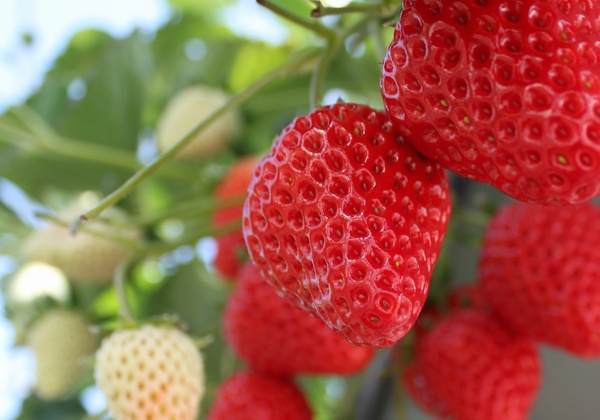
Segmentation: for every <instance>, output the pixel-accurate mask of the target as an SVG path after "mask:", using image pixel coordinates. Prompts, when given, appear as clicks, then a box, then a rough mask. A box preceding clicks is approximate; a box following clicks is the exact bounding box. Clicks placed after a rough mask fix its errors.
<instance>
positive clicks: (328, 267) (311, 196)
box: [243, 103, 451, 347]
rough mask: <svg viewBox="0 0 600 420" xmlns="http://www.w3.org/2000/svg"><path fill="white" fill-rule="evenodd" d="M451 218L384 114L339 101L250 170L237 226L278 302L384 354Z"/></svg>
mask: <svg viewBox="0 0 600 420" xmlns="http://www.w3.org/2000/svg"><path fill="white" fill-rule="evenodd" d="M450 211H451V203H450V192H449V189H448V180H447V177H446V174H445V172H444V170H443V168H442V167H440V166H439V165H438V164H437V163H435V162H434V161H431V160H429V159H427V158H424V157H423V156H422V155H420V154H419V153H418V152H417V151H416V150H415V149H414V148H413V147H412V146H411V145H409V144H408V143H407V142H406V140H405V138H404V137H403V136H401V135H400V134H399V133H398V132H397V131H396V130H395V129H394V127H393V125H392V122H391V121H390V120H389V119H388V118H387V116H386V115H385V114H384V113H382V112H379V111H375V110H373V109H371V108H369V107H367V106H364V105H356V104H346V103H338V104H335V105H332V106H326V107H322V108H318V109H316V110H314V111H312V112H311V113H309V114H307V115H305V116H301V117H298V118H296V119H295V120H294V121H293V122H292V123H291V124H290V125H289V126H287V127H286V128H285V129H284V130H283V132H282V133H281V135H280V136H279V137H278V138H277V139H276V141H275V143H274V144H273V146H272V149H271V151H270V153H269V154H268V155H267V156H266V157H265V158H264V159H263V160H262V161H261V163H260V164H259V165H258V166H257V168H256V170H255V173H254V177H253V181H252V183H251V185H250V189H249V196H248V199H247V200H246V204H245V207H244V220H243V229H244V235H245V238H246V243H247V245H248V250H249V253H250V256H251V258H252V260H253V261H254V262H255V264H256V265H257V266H258V268H259V269H260V270H261V272H262V274H263V276H264V278H265V279H266V280H267V281H268V282H269V283H271V284H272V285H273V286H274V287H275V289H276V290H277V291H278V293H279V294H280V295H282V296H284V297H285V298H286V299H288V300H289V301H291V302H293V303H295V304H296V305H298V306H301V307H303V308H304V309H306V310H308V311H310V312H312V313H314V314H316V315H317V316H319V317H320V318H321V319H322V320H324V321H325V322H326V323H327V324H328V325H329V326H330V327H332V328H333V329H334V330H336V331H337V332H338V333H339V334H341V335H342V336H343V337H345V338H346V339H347V340H349V341H350V342H352V343H354V344H359V345H365V346H371V347H385V346H390V345H392V344H393V343H395V342H396V341H398V340H399V339H400V338H401V337H402V336H404V335H405V334H406V332H407V331H408V330H409V329H410V328H411V327H412V325H413V324H414V322H415V320H416V318H417V316H418V314H419V312H420V311H421V309H422V307H423V303H424V301H425V298H426V296H427V292H428V288H429V281H430V278H431V275H432V271H433V268H434V265H435V263H436V261H437V258H438V255H439V251H440V247H441V245H442V241H443V239H444V236H445V233H446V228H447V223H448V219H449V216H450Z"/></svg>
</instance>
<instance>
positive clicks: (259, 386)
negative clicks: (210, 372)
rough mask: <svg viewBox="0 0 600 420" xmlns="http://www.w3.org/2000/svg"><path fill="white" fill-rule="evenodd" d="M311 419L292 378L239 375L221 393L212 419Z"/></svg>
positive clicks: (310, 414)
mask: <svg viewBox="0 0 600 420" xmlns="http://www.w3.org/2000/svg"><path fill="white" fill-rule="evenodd" d="M248 419H260V420H282V419H286V420H310V419H312V413H311V409H310V407H309V406H308V403H307V402H306V399H305V398H304V395H303V394H302V392H301V391H300V390H299V389H298V387H297V386H296V385H295V384H294V383H293V382H292V381H291V380H289V379H282V378H276V377H272V376H268V375H264V374H261V373H255V372H239V373H237V374H235V375H233V376H232V377H231V378H229V379H228V380H227V381H226V382H225V383H223V384H222V385H221V386H220V387H219V389H218V390H217V396H216V397H215V401H214V402H213V405H212V407H211V409H210V411H209V412H208V420H248Z"/></svg>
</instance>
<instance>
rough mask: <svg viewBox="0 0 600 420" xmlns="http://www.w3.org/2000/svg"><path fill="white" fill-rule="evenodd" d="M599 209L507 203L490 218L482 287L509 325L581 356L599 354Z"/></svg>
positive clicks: (481, 266)
mask: <svg viewBox="0 0 600 420" xmlns="http://www.w3.org/2000/svg"><path fill="white" fill-rule="evenodd" d="M598 238H600V208H598V207H597V206H596V205H593V204H590V203H584V204H580V205H576V206H567V207H558V208H549V207H544V206H537V205H526V204H511V205H507V206H505V207H503V208H502V209H501V210H500V211H499V212H498V213H496V215H495V216H494V218H493V219H492V221H491V222H490V223H489V226H488V228H487V230H486V233H485V237H484V241H483V245H482V249H481V259H480V262H479V278H480V281H481V289H482V292H483V294H484V296H485V298H486V300H487V301H488V302H489V303H490V305H491V307H492V308H493V309H494V310H495V311H496V312H497V313H498V314H499V315H500V316H501V317H502V319H503V320H504V321H505V322H506V323H507V325H509V326H510V327H511V328H513V329H515V330H516V331H518V332H519V333H521V334H523V335H527V336H530V337H532V338H533V339H535V340H538V341H541V342H544V343H546V344H549V345H552V346H556V347H559V348H562V349H564V350H567V351H569V352H571V353H573V354H575V355H579V356H583V357H589V358H591V357H599V356H600V335H599V334H598V331H600V305H599V302H600V282H599V281H598V280H599V279H600V248H599V247H598Z"/></svg>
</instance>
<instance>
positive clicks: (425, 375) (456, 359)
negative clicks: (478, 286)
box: [403, 309, 541, 420]
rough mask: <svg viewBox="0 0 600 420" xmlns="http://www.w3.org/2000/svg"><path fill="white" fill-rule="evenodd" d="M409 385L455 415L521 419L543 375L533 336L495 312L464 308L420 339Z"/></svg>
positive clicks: (428, 405) (468, 419)
mask: <svg viewBox="0 0 600 420" xmlns="http://www.w3.org/2000/svg"><path fill="white" fill-rule="evenodd" d="M403 380H404V383H405V386H406V389H407V390H408V391H409V392H410V393H411V394H412V395H413V396H414V399H415V400H416V401H417V402H418V403H421V404H424V405H425V406H424V408H425V409H426V410H428V411H430V412H433V413H435V414H437V415H443V416H445V417H450V418H453V419H457V420H482V419H485V420H523V419H526V418H527V414H528V413H529V410H530V409H531V406H532V405H533V402H534V400H535V398H536V396H537V393H538V390H539V386H540V381H541V361H540V357H539V354H538V351H537V349H536V347H535V345H534V343H533V341H530V340H527V339H525V338H522V337H520V336H517V335H515V334H513V333H511V332H509V331H508V330H507V329H505V328H504V327H503V326H502V324H501V323H500V322H499V321H498V320H497V319H495V318H494V317H493V316H492V315H490V314H488V313H485V312H481V311H476V310H470V309H465V310H462V311H458V312H455V313H453V314H452V315H450V317H449V318H447V319H445V320H444V321H441V322H440V323H439V324H438V325H437V326H436V327H435V328H434V329H433V330H431V332H429V333H428V334H427V335H426V336H425V337H423V339H422V340H421V342H420V344H419V348H418V352H417V355H416V359H415V361H414V365H412V366H411V367H410V368H409V370H408V374H406V375H405V376H404V378H403Z"/></svg>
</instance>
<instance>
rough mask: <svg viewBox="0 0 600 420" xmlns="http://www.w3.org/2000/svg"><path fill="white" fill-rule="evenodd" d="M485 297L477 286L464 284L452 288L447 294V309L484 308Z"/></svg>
mask: <svg viewBox="0 0 600 420" xmlns="http://www.w3.org/2000/svg"><path fill="white" fill-rule="evenodd" d="M486 306H487V305H486V302H485V297H484V296H483V292H482V291H481V287H480V285H479V284H474V283H465V284H461V285H458V286H456V287H454V288H453V289H452V290H450V293H449V294H448V309H450V310H458V309H462V308H475V309H485V308H486Z"/></svg>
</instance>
